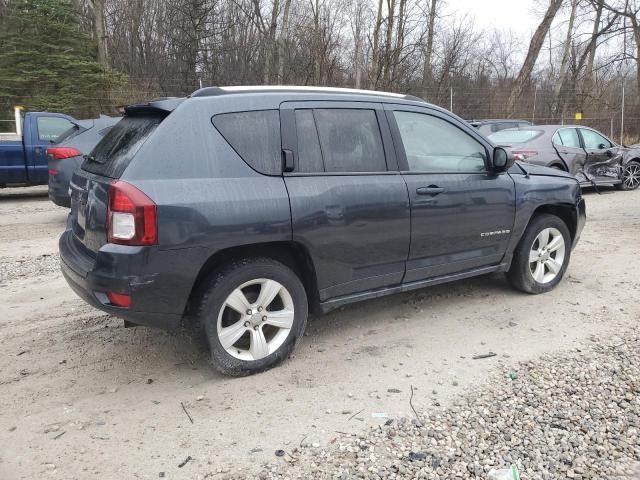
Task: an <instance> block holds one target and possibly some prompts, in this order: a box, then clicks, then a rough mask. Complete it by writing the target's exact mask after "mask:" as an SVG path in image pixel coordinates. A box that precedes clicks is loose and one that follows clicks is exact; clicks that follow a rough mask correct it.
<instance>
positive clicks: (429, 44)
mask: <svg viewBox="0 0 640 480" xmlns="http://www.w3.org/2000/svg"><path fill="white" fill-rule="evenodd" d="M438 5H439V2H438V0H429V15H428V17H427V18H428V22H427V24H428V27H427V41H426V44H425V48H424V67H423V71H422V91H423V94H422V95H423V96H424V97H425V98H426V96H427V94H426V90H427V87H429V86H430V84H431V82H432V78H433V70H432V65H431V59H432V57H433V39H434V36H435V25H436V14H437V11H438V10H437V9H438Z"/></svg>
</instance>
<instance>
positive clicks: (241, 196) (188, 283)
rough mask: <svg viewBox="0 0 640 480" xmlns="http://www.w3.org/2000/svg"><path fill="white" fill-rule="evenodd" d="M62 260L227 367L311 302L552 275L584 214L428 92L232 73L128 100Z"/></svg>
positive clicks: (90, 178) (78, 179)
mask: <svg viewBox="0 0 640 480" xmlns="http://www.w3.org/2000/svg"><path fill="white" fill-rule="evenodd" d="M71 189H72V201H71V213H70V216H69V222H68V229H67V230H66V231H65V233H64V234H63V235H62V237H61V238H60V253H61V260H62V262H61V264H62V271H63V273H64V276H65V278H66V279H67V281H68V283H69V285H71V287H72V288H73V289H74V290H75V291H76V292H77V293H78V295H80V296H81V297H82V298H83V299H85V300H86V301H87V302H88V303H90V304H92V305H94V306H95V307H97V308H100V309H102V310H104V311H107V312H109V313H112V314H113V315H116V316H120V317H121V318H124V319H125V320H126V321H128V322H131V323H134V324H139V325H148V326H154V327H161V328H166V329H175V328H178V327H180V326H182V325H187V326H189V327H190V328H194V329H195V330H196V331H201V332H202V333H203V334H204V335H205V337H206V339H207V340H208V345H209V349H210V352H211V360H212V363H213V365H214V366H215V367H216V368H217V369H219V370H220V371H222V372H224V373H227V374H232V375H245V374H249V373H255V372H259V371H262V370H265V369H267V368H270V367H272V366H274V365H276V364H277V363H279V362H280V361H282V360H283V359H285V358H287V357H288V355H289V354H290V353H291V352H292V351H293V349H294V347H295V345H296V343H297V342H298V340H299V339H300V338H301V336H302V333H303V332H304V328H305V324H306V320H307V316H308V312H309V311H315V312H320V313H321V312H327V311H329V310H331V309H334V308H336V307H339V306H341V305H344V304H347V303H351V302H355V301H359V300H365V299H369V298H375V297H379V296H382V295H387V294H391V293H396V292H402V291H408V290H412V289H416V288H422V287H426V286H429V285H434V284H438V283H444V282H449V281H454V280H458V279H462V278H467V277H471V276H475V275H481V274H486V273H490V272H498V271H501V272H506V273H507V275H508V277H509V279H510V281H511V282H512V284H513V285H514V286H515V287H516V288H518V289H520V290H522V291H524V292H528V293H543V292H547V291H549V290H551V289H553V288H554V287H555V286H556V285H557V284H558V283H559V282H560V281H561V279H562V276H563V274H564V272H565V271H566V269H567V266H568V263H569V258H570V256H571V251H572V248H573V246H574V245H575V244H576V242H577V241H578V238H579V236H580V232H581V230H582V227H583V225H584V222H585V207H584V201H583V199H582V197H581V191H580V186H579V184H578V182H577V181H576V180H575V179H574V178H572V177H571V175H569V174H568V173H565V172H561V171H558V170H553V169H547V168H543V167H536V166H533V165H518V164H513V159H512V158H510V157H509V156H508V155H507V152H506V151H505V150H504V149H502V148H499V147H495V146H494V145H492V144H491V143H490V142H489V141H488V140H487V139H486V138H485V137H483V136H482V135H480V134H479V133H478V132H477V131H476V130H475V129H474V128H473V127H471V126H470V125H468V124H467V123H466V122H465V121H464V120H462V119H460V118H458V117H456V116H454V115H452V114H451V113H449V112H447V111H445V110H443V109H440V108H438V107H435V106H432V105H429V104H427V103H426V102H424V101H422V100H420V99H418V98H415V97H408V96H404V95H397V94H384V93H380V92H368V91H357V90H342V89H315V88H299V87H298V88H296V87H282V88H277V87H269V88H267V87H256V88H250V87H229V88H207V89H203V90H199V91H197V92H195V93H194V94H193V95H191V96H190V97H189V98H187V99H168V100H161V101H156V102H150V103H147V104H141V105H132V106H130V107H128V108H127V109H126V115H125V117H124V118H123V119H122V120H121V121H120V122H119V123H118V124H117V125H115V126H114V127H113V128H112V129H111V130H110V131H109V133H108V134H107V135H106V136H105V138H104V139H103V140H102V141H101V142H100V143H99V144H98V145H97V147H96V148H95V149H94V151H93V152H92V153H91V155H89V156H88V158H87V160H86V161H85V163H84V164H83V165H82V167H81V169H80V170H79V171H77V172H76V173H75V174H74V176H73V179H72V182H71Z"/></svg>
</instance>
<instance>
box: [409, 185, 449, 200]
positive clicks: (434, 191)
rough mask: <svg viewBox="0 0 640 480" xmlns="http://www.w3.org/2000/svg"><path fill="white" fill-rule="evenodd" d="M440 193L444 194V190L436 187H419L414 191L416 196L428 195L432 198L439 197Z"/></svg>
mask: <svg viewBox="0 0 640 480" xmlns="http://www.w3.org/2000/svg"><path fill="white" fill-rule="evenodd" d="M442 192H444V188H442V187H437V186H435V185H429V186H428V187H420V188H418V189H417V190H416V193H417V194H418V195H430V196H432V197H435V196H436V195H440V194H441V193H442Z"/></svg>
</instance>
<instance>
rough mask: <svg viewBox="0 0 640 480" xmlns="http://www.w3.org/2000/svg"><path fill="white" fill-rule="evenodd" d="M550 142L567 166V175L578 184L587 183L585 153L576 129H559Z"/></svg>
mask: <svg viewBox="0 0 640 480" xmlns="http://www.w3.org/2000/svg"><path fill="white" fill-rule="evenodd" d="M551 142H552V143H553V147H554V148H555V150H556V153H557V154H558V156H559V157H560V159H562V161H563V162H564V164H565V165H566V166H567V170H568V171H569V173H571V174H572V175H574V176H575V177H576V178H577V179H578V180H579V181H580V182H587V181H589V180H588V179H587V177H586V176H585V174H584V169H585V163H586V161H587V153H586V152H585V150H584V148H582V144H581V143H580V136H579V135H578V129H577V128H573V127H567V128H560V129H558V131H557V132H556V133H555V134H554V135H553V137H552V139H551Z"/></svg>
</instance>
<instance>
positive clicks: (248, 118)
mask: <svg viewBox="0 0 640 480" xmlns="http://www.w3.org/2000/svg"><path fill="white" fill-rule="evenodd" d="M212 122H213V125H214V127H216V130H218V131H219V132H220V134H221V135H222V136H223V137H224V139H225V140H226V141H227V143H229V145H231V146H232V147H233V149H234V150H235V151H236V153H237V154H238V155H240V157H242V159H243V160H244V161H245V162H247V163H248V164H249V165H250V166H251V167H252V168H253V169H254V170H257V171H258V172H260V173H264V174H265V175H280V174H282V147H281V144H280V112H278V110H256V111H251V112H237V113H223V114H220V115H216V116H215V117H213V119H212Z"/></svg>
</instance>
